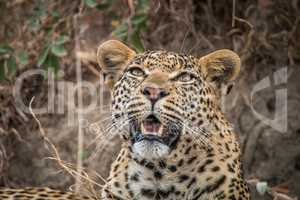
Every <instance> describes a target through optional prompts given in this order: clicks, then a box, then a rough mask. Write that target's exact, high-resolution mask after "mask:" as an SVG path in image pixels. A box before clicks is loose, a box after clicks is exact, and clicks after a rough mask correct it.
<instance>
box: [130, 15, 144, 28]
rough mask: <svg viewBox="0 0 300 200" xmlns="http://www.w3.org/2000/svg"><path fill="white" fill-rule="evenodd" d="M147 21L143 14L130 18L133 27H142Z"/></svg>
mask: <svg viewBox="0 0 300 200" xmlns="http://www.w3.org/2000/svg"><path fill="white" fill-rule="evenodd" d="M146 20H147V16H146V15H145V14H141V15H135V16H133V17H132V18H131V21H132V23H133V25H136V26H139V25H144V24H145V22H146Z"/></svg>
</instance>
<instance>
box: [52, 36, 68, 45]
mask: <svg viewBox="0 0 300 200" xmlns="http://www.w3.org/2000/svg"><path fill="white" fill-rule="evenodd" d="M69 40H70V38H69V37H68V36H66V35H61V36H59V38H57V40H56V41H54V44H55V45H61V44H64V43H66V42H68V41H69Z"/></svg>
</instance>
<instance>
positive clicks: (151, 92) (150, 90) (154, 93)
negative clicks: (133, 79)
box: [142, 86, 169, 104]
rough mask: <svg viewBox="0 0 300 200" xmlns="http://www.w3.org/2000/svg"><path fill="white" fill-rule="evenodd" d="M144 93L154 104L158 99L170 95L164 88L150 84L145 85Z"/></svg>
mask: <svg viewBox="0 0 300 200" xmlns="http://www.w3.org/2000/svg"><path fill="white" fill-rule="evenodd" d="M142 94H143V95H145V96H146V97H147V98H148V99H149V100H150V101H151V103H152V104H155V102H156V101H158V100H160V99H162V98H164V97H165V96H168V95H169V93H168V92H167V91H165V90H164V89H163V88H157V87H148V86H145V87H144V88H143V89H142Z"/></svg>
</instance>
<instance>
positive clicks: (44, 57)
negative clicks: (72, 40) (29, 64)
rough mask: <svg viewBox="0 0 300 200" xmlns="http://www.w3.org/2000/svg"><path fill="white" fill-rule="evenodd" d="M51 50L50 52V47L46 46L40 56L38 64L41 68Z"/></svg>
mask: <svg viewBox="0 0 300 200" xmlns="http://www.w3.org/2000/svg"><path fill="white" fill-rule="evenodd" d="M49 50H50V45H47V46H45V47H44V49H43V50H42V53H41V54H40V56H39V59H38V63H37V64H38V66H39V67H40V66H41V65H42V64H44V62H45V61H46V59H47V56H48V54H49Z"/></svg>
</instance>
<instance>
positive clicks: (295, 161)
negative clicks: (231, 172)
mask: <svg viewBox="0 0 300 200" xmlns="http://www.w3.org/2000/svg"><path fill="white" fill-rule="evenodd" d="M83 2H84V1H71V0H66V1H56V2H55V3H53V2H50V1H33V0H28V1H22V0H16V1H9V2H0V13H1V14H0V23H1V28H0V43H2V42H6V43H10V44H11V45H12V46H13V47H14V48H15V49H17V50H18V49H26V50H27V51H28V52H29V63H28V64H27V65H25V66H20V67H19V66H18V69H17V72H16V75H15V76H14V77H10V78H7V79H5V80H2V81H1V82H0V186H1V187H15V188H20V187H25V186H48V187H52V188H57V189H62V190H68V189H74V184H75V178H74V176H73V175H72V174H70V173H68V171H66V170H65V169H63V168H62V163H61V162H60V163H59V162H57V161H56V160H53V159H51V158H49V157H53V155H54V151H53V149H52V148H51V146H49V144H48V143H47V142H45V139H44V137H43V135H42V134H41V132H40V130H39V127H38V124H37V122H36V120H35V119H34V118H33V117H32V115H31V114H30V113H26V112H24V111H23V110H22V109H20V107H19V105H18V102H17V101H16V99H15V98H14V96H13V90H14V88H15V86H16V80H17V78H18V77H20V76H21V75H22V73H24V72H26V71H27V70H30V69H40V68H39V67H38V66H37V64H36V54H37V52H39V51H40V49H41V47H42V46H43V45H44V44H45V41H44V39H43V38H45V37H46V36H45V34H44V32H42V31H41V30H40V29H37V30H35V31H28V30H27V28H26V24H27V21H26V20H27V19H28V18H29V16H32V13H33V12H34V10H35V8H36V5H37V3H42V4H44V5H45V7H46V10H47V11H50V10H53V8H55V9H56V10H59V11H60V12H61V13H63V14H62V15H61V19H62V20H61V21H62V22H61V24H58V25H57V30H56V31H57V32H59V31H60V30H64V31H65V32H67V33H69V34H70V38H71V40H70V41H69V42H68V44H67V46H66V48H67V56H64V57H63V58H62V59H61V62H60V73H59V76H58V77H57V78H56V79H55V81H54V82H55V87H54V91H55V96H54V98H53V99H52V98H50V96H49V91H51V90H52V89H53V88H51V87H50V86H49V84H48V82H49V77H48V78H45V76H43V75H34V76H30V77H29V78H26V79H25V81H24V84H23V85H22V87H21V90H20V91H21V97H20V98H21V99H22V101H23V102H24V103H25V105H26V106H27V107H28V106H29V102H30V100H31V99H32V97H33V96H34V97H35V98H34V102H33V107H34V108H43V107H45V106H47V105H49V104H51V105H54V107H55V109H56V108H57V106H58V104H59V103H58V102H59V99H61V98H64V101H63V103H62V105H63V106H62V107H63V111H64V112H61V113H57V112H48V113H44V114H38V115H37V118H38V119H39V120H40V122H41V124H42V127H43V130H44V131H45V136H46V137H47V138H49V140H50V141H51V142H52V143H53V144H54V145H55V147H56V149H57V151H58V153H59V155H60V157H61V160H62V161H63V162H64V164H66V163H68V164H72V165H68V167H69V169H72V168H74V169H76V163H77V158H78V150H80V151H81V153H80V157H81V158H82V160H83V167H84V170H85V171H86V172H87V173H88V174H89V175H90V177H91V178H92V179H93V180H94V181H95V182H97V183H99V184H102V183H103V181H102V180H101V178H99V176H97V175H96V172H97V174H99V175H101V176H102V177H104V178H105V177H106V176H107V175H108V171H109V166H110V164H111V162H112V161H113V160H114V159H115V157H116V155H117V153H118V151H119V148H120V141H119V138H118V136H117V135H116V134H112V135H105V134H103V132H105V130H106V129H107V128H108V127H109V125H110V124H109V120H110V117H109V106H108V105H109V98H110V95H109V91H108V90H107V88H106V87H105V86H103V85H102V83H101V81H99V79H101V77H100V75H99V71H100V69H99V68H98V66H97V64H96V63H95V52H96V49H97V46H98V45H99V44H100V43H101V42H103V41H105V40H107V39H109V38H115V36H113V35H112V31H113V30H114V29H115V27H116V26H117V25H118V23H120V21H121V20H122V19H119V18H118V19H117V20H116V19H115V16H114V14H116V15H118V16H122V17H123V18H124V19H127V18H128V17H130V15H131V14H132V12H133V11H132V9H134V6H135V1H129V0H128V1H115V2H114V3H113V4H112V5H111V7H110V8H109V10H105V9H95V8H89V7H86V6H85V5H84V3H83ZM103 2H104V1H103ZM103 2H101V1H99V2H98V3H99V4H101V3H103ZM105 2H110V1H105ZM149 6H150V9H149V11H148V12H147V21H146V28H145V29H143V31H141V32H140V38H141V41H142V43H143V45H144V46H145V48H146V49H147V50H154V49H166V50H170V51H175V52H182V53H186V54H192V55H195V56H199V57H200V56H202V55H205V54H207V53H209V52H211V51H213V50H216V49H221V48H228V49H232V50H234V51H236V52H237V53H238V54H239V55H240V57H241V59H242V68H241V74H240V76H239V78H238V80H237V81H235V85H234V86H233V89H232V91H231V93H230V94H229V95H227V96H224V98H223V100H224V101H223V103H224V104H223V108H224V112H225V113H226V115H227V117H228V118H229V120H230V121H231V122H232V123H233V124H234V127H235V130H236V133H237V136H238V138H239V140H240V143H241V148H242V151H243V158H242V159H243V163H244V171H245V176H246V178H247V179H248V180H249V181H250V182H252V183H253V181H254V182H255V181H258V180H259V181H261V182H267V183H268V185H269V186H270V187H271V188H272V191H276V192H280V193H282V194H285V195H288V196H290V197H291V198H295V199H296V198H298V199H299V198H300V123H299V115H300V114H299V113H300V111H299V108H300V93H299V92H300V84H299V75H300V73H299V70H300V68H299V63H300V1H298V0H291V1H285V0H274V1H272V0H257V1H254V0H243V1H238V0H235V1H234V0H233V1H211V0H185V1H180V0H168V1H151V2H150V3H149ZM233 8H235V9H233ZM79 12H80V15H79V16H78V18H77V21H76V24H75V25H74V20H73V16H74V15H75V14H77V13H79ZM112 13H113V14H112ZM49 18H50V21H51V17H47V16H46V17H44V18H42V19H41V24H42V26H47V23H49ZM47 20H48V21H47ZM45 24H46V25H45ZM8 33H9V34H8ZM76 41H77V42H76ZM76 44H77V46H76ZM128 44H129V45H131V43H130V41H129V42H128ZM76 56H77V58H79V59H80V61H81V63H80V65H81V69H82V72H81V73H82V74H81V75H82V79H83V81H88V82H89V83H91V84H92V85H93V86H94V87H95V88H97V91H96V93H97V94H98V95H99V96H101V98H100V99H97V107H96V108H95V109H92V110H90V111H88V112H86V113H85V114H84V115H83V116H82V118H83V120H81V121H80V125H81V126H82V127H83V138H84V141H83V147H82V148H81V149H79V147H80V146H79V145H78V128H79V123H78V115H77V113H76V106H77V102H76V101H75V100H74V99H75V98H73V99H72V98H71V99H70V96H68V91H70V90H72V89H74V87H75V86H76V82H77V80H76ZM77 66H78V63H77ZM276 74H277V75H278V74H279V75H278V76H279V77H280V78H282V80H283V81H281V82H280V81H279V83H278V81H277V80H278V79H277V78H276ZM285 77H286V80H285ZM261 80H267V82H268V81H269V83H270V85H269V86H268V87H265V88H263V89H260V90H257V91H255V90H254V89H255V88H256V86H257V85H259V84H261V82H260V81H261ZM60 83H63V84H64V86H65V89H64V90H63V91H60V92H58V85H59V84H60ZM99 91H101V92H99ZM279 91H281V92H283V93H281V94H279ZM285 92H286V94H287V98H283V99H285V100H286V101H285V100H279V97H278V95H279V96H280V95H283V94H285ZM58 94H59V95H58ZM82 97H83V103H84V106H87V105H88V104H89V103H90V101H91V99H92V97H91V94H90V93H89V92H88V91H86V90H83V94H82ZM103 105H105V106H104V108H103ZM285 105H287V112H281V111H282V109H283V108H284V107H285ZM285 113H286V114H287V116H286V118H287V122H286V128H285V123H284V122H282V121H274V119H275V120H276V119H278V118H280V117H282V119H285ZM258 114H259V116H264V117H265V118H264V120H262V119H261V118H259V117H258ZM268 120H269V121H271V124H266V121H268ZM272 120H273V122H272ZM82 185H85V184H82ZM93 187H94V188H96V189H97V188H98V189H99V186H97V185H93ZM82 190H83V191H84V192H86V193H88V192H89V188H86V187H83V186H82ZM251 191H252V195H253V199H258V200H260V199H273V198H274V197H272V196H271V195H268V194H265V195H259V194H258V193H257V192H256V189H255V187H254V186H253V185H252V186H251ZM279 199H280V198H279Z"/></svg>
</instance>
